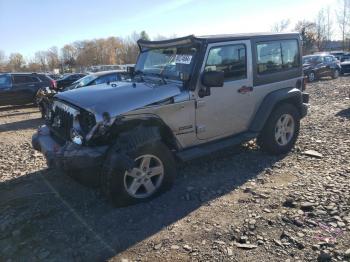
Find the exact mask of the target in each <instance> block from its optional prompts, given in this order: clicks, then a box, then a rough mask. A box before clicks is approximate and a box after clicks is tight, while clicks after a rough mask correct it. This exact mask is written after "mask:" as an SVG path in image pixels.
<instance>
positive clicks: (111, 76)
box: [95, 74, 118, 85]
mask: <svg viewBox="0 0 350 262" xmlns="http://www.w3.org/2000/svg"><path fill="white" fill-rule="evenodd" d="M115 81H118V77H117V74H109V75H105V76H101V77H99V78H97V79H96V80H95V84H96V85H98V84H102V83H107V82H115Z"/></svg>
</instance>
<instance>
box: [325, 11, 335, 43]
mask: <svg viewBox="0 0 350 262" xmlns="http://www.w3.org/2000/svg"><path fill="white" fill-rule="evenodd" d="M325 13H326V36H327V41H331V40H332V37H333V20H332V12H331V8H330V7H329V6H328V7H327V8H326V10H325Z"/></svg>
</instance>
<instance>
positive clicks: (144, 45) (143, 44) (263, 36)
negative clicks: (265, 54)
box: [137, 32, 300, 51]
mask: <svg viewBox="0 0 350 262" xmlns="http://www.w3.org/2000/svg"><path fill="white" fill-rule="evenodd" d="M286 38H298V39H300V35H299V33H295V32H293V33H249V34H227V35H225V34H224V35H206V36H194V35H189V36H185V37H180V38H173V39H167V40H161V41H147V40H142V39H140V40H138V41H137V43H138V45H139V47H140V50H141V51H143V50H147V49H152V48H161V47H164V48H165V47H173V46H178V45H190V44H196V43H197V44H205V43H215V42H224V41H235V40H248V39H255V40H262V41H263V40H274V39H276V40H277V39H286Z"/></svg>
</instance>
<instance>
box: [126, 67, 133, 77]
mask: <svg viewBox="0 0 350 262" xmlns="http://www.w3.org/2000/svg"><path fill="white" fill-rule="evenodd" d="M126 72H127V73H128V74H129V75H130V76H131V77H134V75H135V67H134V66H128V67H127V68H126Z"/></svg>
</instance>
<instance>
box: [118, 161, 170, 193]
mask: <svg viewBox="0 0 350 262" xmlns="http://www.w3.org/2000/svg"><path fill="white" fill-rule="evenodd" d="M135 164H136V165H135V167H134V168H133V169H132V170H131V171H126V172H125V174H124V188H125V190H126V191H127V192H128V194H129V195H130V196H131V197H134V198H147V197H150V196H151V195H153V194H154V193H155V192H156V191H157V190H158V188H159V187H160V186H161V184H162V180H163V178H164V165H163V163H162V161H161V160H160V159H159V158H158V157H156V156H154V155H141V156H139V157H137V158H136V159H135Z"/></svg>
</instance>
